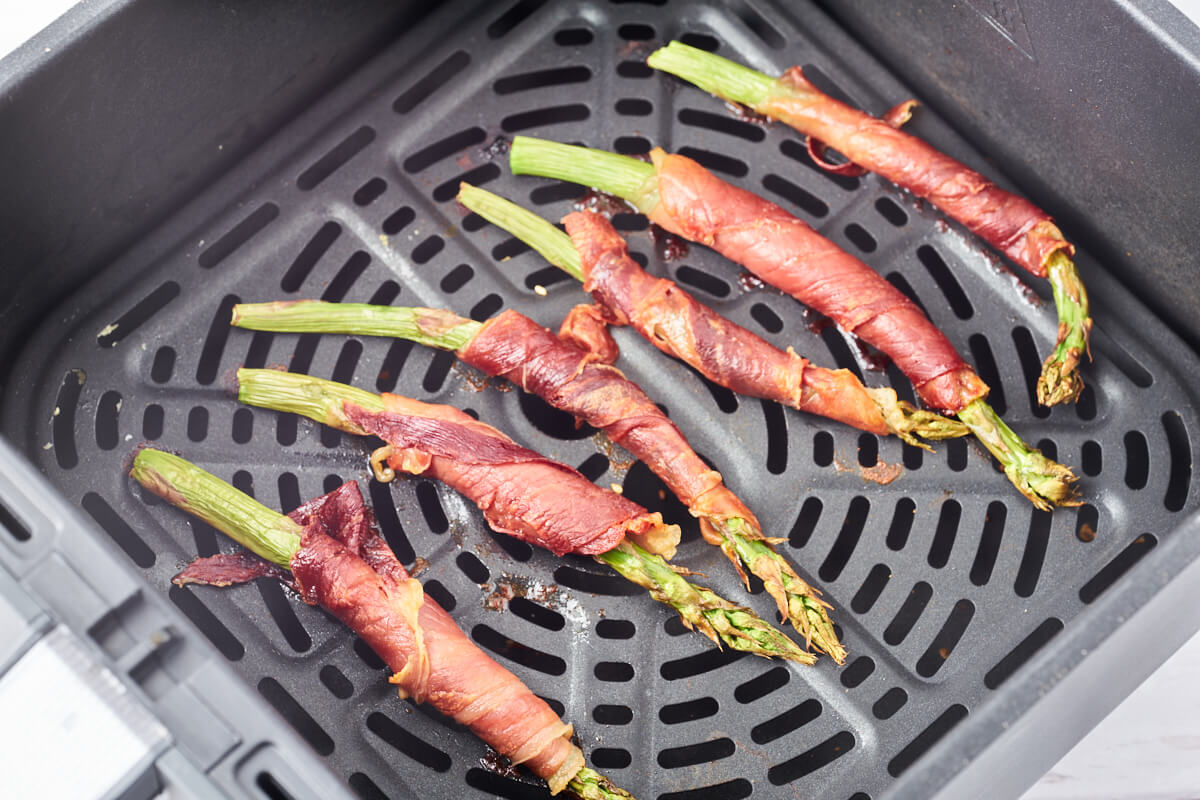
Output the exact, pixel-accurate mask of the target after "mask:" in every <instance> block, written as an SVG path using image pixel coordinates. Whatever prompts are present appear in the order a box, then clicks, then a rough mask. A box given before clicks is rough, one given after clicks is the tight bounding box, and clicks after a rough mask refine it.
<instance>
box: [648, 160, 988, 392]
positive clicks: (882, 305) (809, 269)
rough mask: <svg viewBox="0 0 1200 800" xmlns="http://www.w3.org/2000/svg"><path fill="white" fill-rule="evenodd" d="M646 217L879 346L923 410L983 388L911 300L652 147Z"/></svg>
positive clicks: (769, 210) (774, 208) (752, 198)
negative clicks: (650, 206)
mask: <svg viewBox="0 0 1200 800" xmlns="http://www.w3.org/2000/svg"><path fill="white" fill-rule="evenodd" d="M650 158H651V160H652V161H653V162H654V166H655V168H656V169H657V176H658V195H659V203H658V205H657V206H656V207H655V208H654V210H653V211H652V213H651V214H650V219H651V221H652V222H655V223H657V224H658V225H661V226H662V227H663V228H666V229H667V230H668V231H670V232H671V233H675V234H678V235H679V236H683V237H684V238H687V239H691V240H692V241H696V242H700V243H701V244H704V245H707V246H709V247H712V248H713V249H714V250H716V251H717V252H719V253H721V254H722V255H724V256H725V257H727V258H729V259H731V260H733V261H736V262H737V263H739V264H742V265H743V266H745V267H746V269H748V270H750V271H751V272H752V273H754V274H755V275H757V276H758V277H760V278H762V279H763V280H764V281H766V282H767V283H770V284H772V285H774V286H776V287H778V288H780V289H782V290H783V291H785V292H787V293H788V294H790V295H792V296H793V297H795V298H796V299H797V300H799V301H801V302H802V303H804V304H806V305H808V306H811V307H812V308H814V309H816V310H817V311H820V312H821V313H822V314H824V315H825V316H827V317H830V318H831V319H832V320H833V321H834V322H835V323H837V325H838V326H840V327H841V328H842V329H843V330H845V331H848V332H850V333H853V334H855V335H856V336H858V337H859V338H861V339H863V340H864V341H866V342H868V343H869V344H871V345H873V346H874V347H876V348H877V349H879V350H882V351H883V352H884V353H886V354H887V355H888V356H890V357H891V359H892V360H893V361H894V362H895V363H896V366H898V367H899V368H900V369H901V370H902V371H903V372H904V374H905V375H907V376H908V378H909V380H911V381H912V383H913V386H914V388H916V390H917V392H918V393H919V394H920V396H921V399H922V400H923V401H924V402H925V403H926V404H927V405H929V406H930V407H932V408H935V409H938V410H942V411H947V412H950V413H957V412H958V411H960V410H962V409H963V408H964V407H965V406H966V405H967V404H969V403H970V402H971V401H972V400H976V399H979V398H982V397H985V396H986V395H987V391H988V389H987V385H986V384H985V383H984V382H983V381H982V380H981V379H980V378H979V376H978V375H976V374H975V372H974V370H973V369H972V368H971V367H970V366H969V365H968V364H967V363H966V362H965V361H963V359H962V358H961V357H960V356H959V355H958V353H957V352H956V351H955V349H954V346H953V345H952V344H950V342H949V340H947V339H946V337H945V336H944V335H943V334H942V332H941V331H939V330H938V329H937V328H936V327H935V326H934V325H933V323H932V322H930V321H929V319H928V318H927V317H926V316H925V315H924V313H922V311H921V309H920V308H918V307H917V305H916V304H915V303H913V302H912V301H911V300H909V299H908V298H907V297H906V296H905V295H904V294H902V293H901V292H900V291H899V290H898V289H896V288H895V287H894V286H892V285H891V284H890V283H888V282H887V281H886V280H884V279H883V277H882V276H880V275H879V273H877V272H875V271H874V270H872V269H871V268H870V267H868V266H867V265H866V264H864V263H863V262H862V261H860V260H858V259H857V258H855V257H854V256H852V255H850V254H849V253H847V252H845V251H844V250H842V249H841V248H839V247H838V246H837V245H835V244H834V243H833V242H831V241H829V240H828V239H826V238H824V237H823V236H821V235H820V234H819V233H817V232H816V231H815V230H813V229H812V228H811V227H809V226H808V225H807V224H806V223H805V222H804V221H802V220H800V219H797V218H796V217H794V216H792V215H791V214H789V213H788V212H787V211H785V210H784V209H783V208H781V207H779V206H778V205H776V204H774V203H772V202H770V201H768V200H764V199H763V198H761V197H759V196H757V195H755V194H753V193H752V192H748V191H746V190H745V189H741V188H738V187H736V186H732V185H730V184H728V183H726V182H725V181H723V180H721V179H720V178H717V177H716V176H715V175H713V174H712V173H711V172H709V171H708V170H706V169H705V168H704V167H702V166H700V165H699V164H697V163H696V162H695V161H693V160H691V159H690V158H687V157H685V156H679V155H672V154H668V153H666V152H664V151H663V150H661V149H659V148H655V149H654V150H653V151H651V153H650Z"/></svg>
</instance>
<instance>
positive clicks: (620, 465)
mask: <svg viewBox="0 0 1200 800" xmlns="http://www.w3.org/2000/svg"><path fill="white" fill-rule="evenodd" d="M592 442H593V443H594V444H595V445H596V450H597V452H599V453H602V454H603V455H604V456H605V457H606V458H607V459H608V468H609V469H610V470H612V472H613V473H614V475H615V476H616V477H618V478H622V479H623V478H624V477H625V473H626V472H628V471H629V468H630V467H632V466H633V465H634V464H636V463H637V459H636V458H634V457H633V456H631V455H629V453H627V452H626V451H625V450H624V448H622V447H620V446H619V445H617V444H616V443H615V442H613V440H612V439H610V438H608V434H606V433H605V432H604V431H596V432H595V433H593V434H592Z"/></svg>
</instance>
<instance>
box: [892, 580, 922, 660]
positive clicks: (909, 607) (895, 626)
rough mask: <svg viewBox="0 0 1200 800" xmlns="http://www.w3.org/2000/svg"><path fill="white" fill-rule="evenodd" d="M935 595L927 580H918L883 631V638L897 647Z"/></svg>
mask: <svg viewBox="0 0 1200 800" xmlns="http://www.w3.org/2000/svg"><path fill="white" fill-rule="evenodd" d="M932 597H933V587H932V586H930V585H929V584H928V583H926V582H925V581H917V583H916V585H914V586H913V588H912V591H910V592H909V593H908V597H907V598H905V600H904V603H903V605H901V606H900V610H899V611H897V612H896V616H895V617H893V618H892V621H891V623H890V624H889V625H888V626H887V629H886V630H885V631H884V632H883V640H884V641H885V642H887V643H888V644H890V645H891V646H892V647H896V646H897V645H899V644H900V643H902V642H903V641H904V640H905V638H907V636H908V634H909V632H910V631H912V629H913V626H915V625H916V624H917V621H918V620H919V619H920V618H921V615H922V614H924V613H925V607H926V606H928V605H929V600H930V598H932Z"/></svg>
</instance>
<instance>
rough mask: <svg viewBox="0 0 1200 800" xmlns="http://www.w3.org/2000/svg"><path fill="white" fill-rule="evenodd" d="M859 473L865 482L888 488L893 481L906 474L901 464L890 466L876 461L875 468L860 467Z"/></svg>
mask: <svg viewBox="0 0 1200 800" xmlns="http://www.w3.org/2000/svg"><path fill="white" fill-rule="evenodd" d="M859 472H860V474H861V475H862V477H863V480H866V481H871V482H872V483H878V484H879V485H880V486H887V485H888V484H889V483H891V482H892V481H894V480H896V478H899V477H900V475H901V473H903V472H904V467H902V466H900V465H899V464H888V463H887V462H886V461H876V462H875V466H873V467H860V468H859Z"/></svg>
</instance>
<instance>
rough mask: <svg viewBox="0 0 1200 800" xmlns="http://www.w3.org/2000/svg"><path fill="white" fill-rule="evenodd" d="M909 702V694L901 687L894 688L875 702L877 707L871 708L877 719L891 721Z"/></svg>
mask: <svg viewBox="0 0 1200 800" xmlns="http://www.w3.org/2000/svg"><path fill="white" fill-rule="evenodd" d="M907 702H908V692H906V691H904V690H903V689H902V688H900V687H899V686H893V687H892V688H891V689H888V690H887V691H886V692H884V693H883V695H882V696H881V697H880V698H879V699H878V700H876V701H875V705H873V706H871V713H872V714H874V715H875V718H876V719H891V718H892V717H894V716H895V715H896V712H897V711H899V710H900V709H902V708H904V704H905V703H907Z"/></svg>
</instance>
